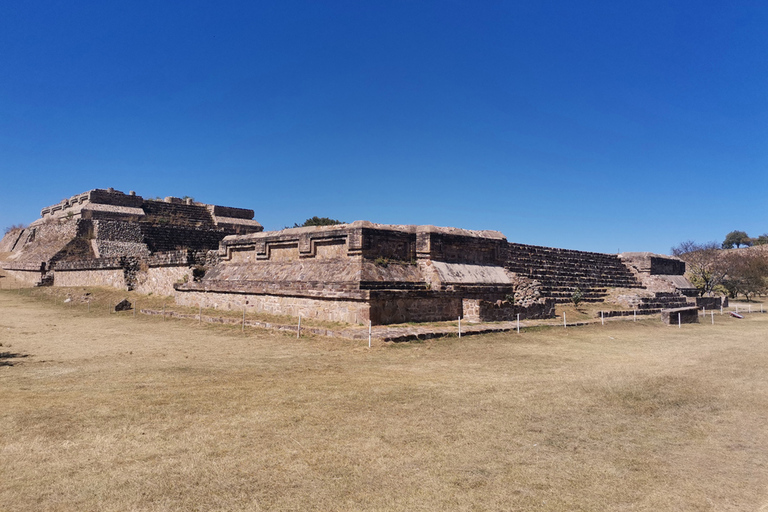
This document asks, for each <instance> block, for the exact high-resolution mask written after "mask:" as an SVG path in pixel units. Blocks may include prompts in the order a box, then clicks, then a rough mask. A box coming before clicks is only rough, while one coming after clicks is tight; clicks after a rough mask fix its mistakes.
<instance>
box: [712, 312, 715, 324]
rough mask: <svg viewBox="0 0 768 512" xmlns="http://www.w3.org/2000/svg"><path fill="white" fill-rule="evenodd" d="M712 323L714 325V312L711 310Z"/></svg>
mask: <svg viewBox="0 0 768 512" xmlns="http://www.w3.org/2000/svg"><path fill="white" fill-rule="evenodd" d="M712 325H715V312H714V311H712Z"/></svg>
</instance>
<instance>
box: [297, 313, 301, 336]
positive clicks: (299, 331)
mask: <svg viewBox="0 0 768 512" xmlns="http://www.w3.org/2000/svg"><path fill="white" fill-rule="evenodd" d="M299 336H301V315H299V327H298V328H297V329H296V339H299Z"/></svg>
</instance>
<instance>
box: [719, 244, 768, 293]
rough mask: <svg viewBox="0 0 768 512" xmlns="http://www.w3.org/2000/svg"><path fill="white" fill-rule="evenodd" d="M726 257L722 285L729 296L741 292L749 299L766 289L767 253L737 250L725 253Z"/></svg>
mask: <svg viewBox="0 0 768 512" xmlns="http://www.w3.org/2000/svg"><path fill="white" fill-rule="evenodd" d="M725 258H726V259H728V260H729V261H728V275H727V276H726V277H725V279H724V280H723V285H724V286H725V287H726V289H727V290H728V293H729V294H730V295H731V297H733V298H736V296H737V295H738V294H739V293H741V294H742V295H744V297H746V299H747V300H749V297H750V296H752V295H761V294H763V293H765V292H766V290H768V255H766V254H765V253H764V252H763V251H755V250H752V251H748V252H745V251H739V252H732V253H729V254H726V255H725Z"/></svg>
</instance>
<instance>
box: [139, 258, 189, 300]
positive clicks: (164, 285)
mask: <svg viewBox="0 0 768 512" xmlns="http://www.w3.org/2000/svg"><path fill="white" fill-rule="evenodd" d="M192 279H193V276H192V269H191V268H190V267H188V266H187V265H180V266H165V267H149V268H147V269H146V270H141V271H140V272H139V273H138V275H137V276H136V279H135V281H136V284H135V288H134V289H135V290H136V291H138V292H139V293H145V294H150V293H152V294H155V295H169V296H170V295H175V294H176V291H175V290H174V288H173V287H174V286H175V285H177V284H179V283H183V282H186V281H191V280H192Z"/></svg>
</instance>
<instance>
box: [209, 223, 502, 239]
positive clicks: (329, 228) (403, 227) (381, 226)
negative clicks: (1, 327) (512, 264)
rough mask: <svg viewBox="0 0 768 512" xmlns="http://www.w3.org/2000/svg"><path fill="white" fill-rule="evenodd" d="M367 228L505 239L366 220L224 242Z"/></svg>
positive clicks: (488, 232) (495, 234)
mask: <svg viewBox="0 0 768 512" xmlns="http://www.w3.org/2000/svg"><path fill="white" fill-rule="evenodd" d="M356 228H368V229H378V230H382V231H394V232H400V233H408V234H414V233H437V234H443V235H454V236H466V237H474V238H488V239H493V240H506V237H505V236H504V235H503V234H502V233H500V232H499V231H491V230H483V231H475V230H470V229H461V228H452V227H438V226H431V225H423V226H419V225H413V224H376V223H374V222H370V221H367V220H356V221H354V222H351V223H347V224H336V225H332V226H308V227H300V228H287V229H282V230H280V231H263V232H261V233H251V234H248V235H230V236H228V237H226V238H224V240H257V239H261V238H270V237H273V236H277V235H302V234H312V233H328V234H331V233H333V232H335V231H338V232H340V233H343V232H345V231H348V230H350V229H356Z"/></svg>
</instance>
